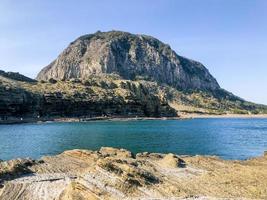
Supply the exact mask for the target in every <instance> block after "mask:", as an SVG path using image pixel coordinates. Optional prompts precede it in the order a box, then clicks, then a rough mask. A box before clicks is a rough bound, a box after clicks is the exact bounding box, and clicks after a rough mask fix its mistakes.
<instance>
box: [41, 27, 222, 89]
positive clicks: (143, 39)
mask: <svg viewBox="0 0 267 200" xmlns="http://www.w3.org/2000/svg"><path fill="white" fill-rule="evenodd" d="M111 73H115V74H118V75H120V76H121V77H122V78H123V79H129V80H136V79H140V78H142V79H146V80H150V81H155V82H158V83H161V84H167V85H169V86H172V87H174V88H177V89H183V90H185V89H186V90H188V89H199V90H217V89H219V88H220V86H219V84H218V83H217V81H216V80H215V78H213V77H212V75H211V74H210V73H209V71H208V70H207V69H206V68H205V67H204V66H203V65H202V64H201V63H199V62H196V61H193V60H189V59H187V58H184V57H182V56H179V55H177V54H176V53H175V52H174V51H173V50H172V49H171V48H170V46H169V45H167V44H164V43H162V42H161V41H159V40H158V39H156V38H153V37H151V36H146V35H135V34H131V33H127V32H121V31H110V32H96V33H95V34H89V35H84V36H82V37H79V38H78V39H77V40H75V41H74V42H72V43H71V44H70V45H69V46H68V47H67V48H66V49H65V50H64V51H63V52H62V53H61V54H60V55H59V56H58V58H57V59H56V60H54V61H53V62H52V63H51V64H50V65H48V66H47V67H45V68H44V69H43V70H42V71H41V72H40V73H39V74H38V76H37V79H38V80H49V79H50V78H53V79H56V80H68V79H71V78H81V79H86V78H88V77H89V76H90V75H92V74H98V75H99V74H111Z"/></svg>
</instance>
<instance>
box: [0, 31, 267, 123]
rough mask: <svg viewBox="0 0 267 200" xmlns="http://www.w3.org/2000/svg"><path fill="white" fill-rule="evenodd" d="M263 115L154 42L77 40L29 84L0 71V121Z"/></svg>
mask: <svg viewBox="0 0 267 200" xmlns="http://www.w3.org/2000/svg"><path fill="white" fill-rule="evenodd" d="M266 113H267V106H265V105H259V104H255V103H251V102H247V101H245V100H244V99H242V98H239V97H237V96H235V95H234V94H232V93H230V92H228V91H226V90H224V89H222V88H221V87H220V86H219V84H218V83H217V81H216V79H215V78H214V77H213V76H212V75H211V74H210V73H209V71H208V70H207V69H206V68H205V67H204V66H203V65H202V64H201V63H199V62H197V61H193V60H190V59H187V58H184V57H182V56H179V55H177V54H176V53H175V52H174V51H173V50H172V49H171V48H170V46H169V45H167V44H164V43H163V42H161V41H159V40H158V39H156V38H153V37H151V36H146V35H135V34H131V33H126V32H121V31H110V32H96V33H94V34H89V35H84V36H81V37H79V38H78V39H76V40H75V41H74V42H72V43H71V44H70V45H69V46H68V47H67V48H66V49H65V50H64V51H63V52H62V53H61V54H60V55H59V56H58V58H56V60H55V61H53V62H52V63H51V64H50V65H48V66H47V67H45V68H43V69H42V70H41V72H40V73H39V74H38V76H37V80H34V79H31V78H28V77H26V76H23V75H21V74H19V73H14V72H4V71H0V123H6V122H18V121H24V119H26V118H27V119H30V121H31V120H33V121H38V120H46V119H53V118H65V117H67V118H74V117H77V118H94V117H130V118H132V117H179V116H182V115H191V114H208V115H211V114H212V115H222V114H266Z"/></svg>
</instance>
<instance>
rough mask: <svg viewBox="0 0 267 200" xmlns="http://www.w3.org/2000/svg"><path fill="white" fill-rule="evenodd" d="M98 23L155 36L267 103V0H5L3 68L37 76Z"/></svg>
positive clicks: (0, 34)
mask: <svg viewBox="0 0 267 200" xmlns="http://www.w3.org/2000/svg"><path fill="white" fill-rule="evenodd" d="M97 30H101V31H108V30H123V31H128V32H133V33H143V34H147V35H152V36H154V37H157V38H159V39H160V40H162V41H163V42H165V43H168V44H170V46H171V47H172V48H173V49H174V50H175V51H176V52H177V53H178V54H180V55H183V56H185V57H188V58H191V59H194V60H198V61H200V62H202V63H203V64H204V65H205V66H206V67H207V68H208V69H209V70H210V72H211V73H212V75H213V76H214V77H215V78H216V79H217V80H218V82H219V84H220V85H221V86H222V87H223V88H225V89H227V90H229V91H231V92H233V93H234V94H236V95H238V96H240V97H243V98H245V99H247V100H250V101H254V102H257V103H264V104H267V64H266V60H267V1H266V0H134V1H130V0H129V1H126V0H72V1H71V0H64V1H63V0H45V1H44V0H23V1H21V0H1V1H0V69H2V70H6V71H17V72H20V73H22V74H25V75H27V76H30V77H35V76H36V74H37V73H38V72H39V71H40V70H41V68H42V67H44V66H46V65H47V64H49V63H50V62H51V61H52V60H53V59H55V58H56V57H57V55H58V54H59V53H60V52H61V51H62V50H63V49H64V48H65V47H66V46H67V45H68V44H69V43H70V42H71V41H73V40H74V39H75V38H77V37H79V36H80V35H83V34H86V33H93V32H96V31H97Z"/></svg>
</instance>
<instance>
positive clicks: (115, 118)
mask: <svg viewBox="0 0 267 200" xmlns="http://www.w3.org/2000/svg"><path fill="white" fill-rule="evenodd" d="M208 118H214V119H216V118H217V119H220V118H225V119H226V118H229V119H235V118H242V119H265V118H266V119H267V114H252V115H249V114H222V115H208V114H182V115H180V116H177V117H129V116H112V117H88V118H87V117H81V118H79V117H58V118H57V117H51V118H24V119H23V118H11V119H7V120H0V125H8V124H9V125H11V124H24V123H36V124H38V123H49V122H51V123H52V122H90V121H143V120H185V119H208Z"/></svg>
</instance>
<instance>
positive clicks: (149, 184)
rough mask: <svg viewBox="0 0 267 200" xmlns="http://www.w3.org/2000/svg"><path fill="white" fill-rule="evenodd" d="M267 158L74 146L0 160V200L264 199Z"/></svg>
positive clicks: (266, 184)
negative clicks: (36, 157) (47, 153)
mask: <svg viewBox="0 0 267 200" xmlns="http://www.w3.org/2000/svg"><path fill="white" fill-rule="evenodd" d="M266 180H267V157H259V158H253V159H250V160H247V161H224V160H221V159H219V158H217V157H211V156H209V157H204V156H193V157H191V156H178V155H173V154H167V155H164V154H158V153H147V152H146V153H138V154H136V155H133V154H132V153H131V152H129V151H127V150H125V149H115V148H111V147H109V148H106V147H105V148H101V149H100V150H99V151H90V150H70V151H65V152H63V153H62V154H59V155H56V156H45V157H43V158H41V159H40V160H31V159H17V160H11V161H2V162H0V199H14V200H15V199H24V200H35V199H36V200H37V199H38V200H42V199H43V200H50V199H51V200H52V199H56V200H76V199H80V200H83V199H84V200H87V199H187V200H190V199H191V200H193V199H199V200H200V199H201V200H215V199H217V200H226V199H228V200H229V199H231V200H237V199H240V200H241V199H247V200H248V199H266V197H267V190H266V188H267V182H266Z"/></svg>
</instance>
